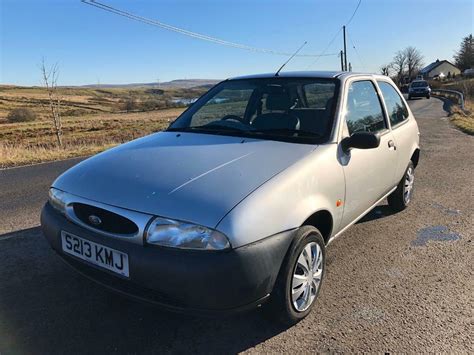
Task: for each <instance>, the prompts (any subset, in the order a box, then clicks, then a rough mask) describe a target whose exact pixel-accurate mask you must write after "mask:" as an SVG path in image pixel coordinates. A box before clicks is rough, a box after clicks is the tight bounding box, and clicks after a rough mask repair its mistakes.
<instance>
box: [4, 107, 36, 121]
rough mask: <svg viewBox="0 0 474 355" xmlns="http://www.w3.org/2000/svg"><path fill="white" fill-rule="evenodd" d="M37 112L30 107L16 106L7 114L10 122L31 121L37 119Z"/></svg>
mask: <svg viewBox="0 0 474 355" xmlns="http://www.w3.org/2000/svg"><path fill="white" fill-rule="evenodd" d="M36 118H37V117H36V113H35V112H34V111H33V110H31V109H29V108H25V107H22V108H14V109H13V110H11V111H10V113H9V114H8V116H7V120H8V121H9V122H12V123H14V122H29V121H34V120H36Z"/></svg>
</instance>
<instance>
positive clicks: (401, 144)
mask: <svg viewBox="0 0 474 355" xmlns="http://www.w3.org/2000/svg"><path fill="white" fill-rule="evenodd" d="M377 84H378V86H379V88H380V92H381V94H382V97H383V101H384V103H385V107H386V111H387V114H388V117H389V119H390V126H391V129H392V134H393V137H394V139H395V145H396V147H397V154H398V163H397V169H396V172H395V177H396V179H397V180H401V179H402V177H403V175H404V174H405V170H406V168H407V166H408V162H409V161H410V159H411V155H412V153H413V148H414V147H413V145H414V143H415V142H418V127H417V126H416V122H415V120H414V119H413V117H412V118H411V119H410V111H409V110H408V108H407V106H406V103H405V101H404V100H403V99H402V96H401V94H400V93H399V91H398V90H397V89H396V88H395V86H394V85H393V84H392V83H390V82H388V81H387V80H385V79H383V80H377Z"/></svg>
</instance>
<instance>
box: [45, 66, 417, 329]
mask: <svg viewBox="0 0 474 355" xmlns="http://www.w3.org/2000/svg"><path fill="white" fill-rule="evenodd" d="M419 153H420V149H419V133H418V127H417V124H416V121H415V119H414V117H413V115H412V113H411V112H410V109H409V108H408V106H407V104H406V102H405V100H404V99H403V96H402V95H401V94H400V92H399V90H398V89H397V88H396V86H395V85H394V84H393V82H392V81H391V80H390V79H389V78H388V77H385V76H381V75H370V74H354V73H347V72H295V73H285V74H281V75H278V76H275V75H274V74H267V75H255V76H247V77H239V78H234V79H229V80H225V81H223V82H221V83H219V84H218V85H216V86H215V87H213V88H212V89H210V90H209V92H207V93H206V94H205V95H203V96H202V97H201V98H200V99H199V100H198V101H197V102H196V103H194V104H193V105H192V106H190V107H189V108H188V109H187V110H186V111H185V112H184V113H183V114H182V115H181V116H179V117H178V118H177V119H176V121H174V122H173V123H172V124H171V125H170V127H169V128H168V129H167V130H165V131H163V132H158V133H155V134H152V135H149V136H146V137H143V138H140V139H137V140H135V141H132V142H129V143H126V144H123V145H120V146H118V147H116V148H113V149H110V150H108V151H106V152H104V153H101V154H98V155H96V156H94V157H92V158H89V159H87V160H85V161H83V162H81V163H80V164H78V165H76V166H75V167H73V168H72V169H70V170H68V171H67V172H65V173H64V174H63V175H61V176H60V177H59V178H58V179H57V180H56V181H55V182H54V183H53V185H52V187H51V189H50V192H49V196H50V197H49V201H48V203H47V204H46V205H45V207H44V209H43V212H42V216H41V222H42V227H43V231H44V234H45V236H46V238H47V239H48V241H49V243H50V244H51V246H52V247H53V248H54V249H55V250H56V251H57V253H58V254H59V255H60V256H61V257H62V258H63V259H64V260H65V261H66V262H67V263H68V264H70V265H72V266H73V267H74V268H75V269H77V270H78V271H80V272H81V273H82V274H84V275H85V276H87V277H89V278H91V279H93V280H95V281H97V282H99V283H101V284H103V285H105V286H107V287H109V288H111V289H113V290H115V291H118V292H121V293H123V294H125V295H129V296H132V297H135V298H138V299H141V300H146V301H151V302H153V303H155V304H157V305H160V306H163V307H166V308H168V309H171V310H175V311H184V312H192V313H198V314H200V313H202V314H227V313H233V312H236V311H242V310H246V309H251V308H254V307H258V306H261V305H262V306H263V308H264V309H265V310H267V311H268V313H269V314H271V315H272V316H274V317H276V318H278V319H279V320H281V321H282V322H286V323H289V324H291V323H295V322H297V321H298V320H300V319H302V318H304V317H305V316H306V315H307V314H308V313H309V312H310V311H311V309H312V308H313V307H314V304H315V300H316V298H317V296H318V293H319V291H320V289H321V284H322V281H323V279H324V274H325V255H326V254H325V249H326V247H327V245H328V244H330V243H331V242H332V241H333V240H334V239H335V238H337V237H338V236H340V235H341V234H342V233H344V231H345V230H346V229H347V228H349V227H350V226H351V225H352V224H354V223H355V222H357V221H358V220H359V219H360V218H362V217H363V216H364V215H365V214H366V213H368V212H369V211H370V210H371V209H372V208H373V207H374V206H375V205H377V204H378V203H379V202H381V201H382V200H383V199H384V198H386V197H388V203H389V205H390V206H391V207H393V208H394V209H395V210H398V211H400V210H403V209H404V208H405V207H406V206H407V205H408V204H409V203H410V201H411V199H412V195H413V182H414V169H415V167H416V165H417V164H418V159H419Z"/></svg>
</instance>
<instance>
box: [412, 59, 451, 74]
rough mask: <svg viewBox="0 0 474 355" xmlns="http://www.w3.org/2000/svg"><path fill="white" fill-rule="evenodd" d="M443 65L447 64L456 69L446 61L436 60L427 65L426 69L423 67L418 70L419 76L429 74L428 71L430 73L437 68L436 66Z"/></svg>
mask: <svg viewBox="0 0 474 355" xmlns="http://www.w3.org/2000/svg"><path fill="white" fill-rule="evenodd" d="M443 63H448V64H451V65H452V66H453V67H455V68H457V69H458V67H456V66H455V65H454V64H453V63H451V62H449V61H447V60H439V59H437V60H436V62H433V63H431V64H429V65H427V66H426V67H424V68H423V69H421V70H420V73H421V74H427V73H429V72H430V71H432V70H433V69H435V68H437V67H438V66H440V65H441V64H443Z"/></svg>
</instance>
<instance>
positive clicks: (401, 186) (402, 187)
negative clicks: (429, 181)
mask: <svg viewBox="0 0 474 355" xmlns="http://www.w3.org/2000/svg"><path fill="white" fill-rule="evenodd" d="M414 183H415V166H414V165H413V162H411V161H410V163H409V164H408V167H407V169H406V170H405V175H403V178H402V179H401V180H400V182H399V183H398V186H397V189H396V190H395V191H393V192H392V193H391V194H390V195H389V196H388V199H387V200H388V205H389V206H390V207H391V208H392V209H394V210H395V211H403V210H404V209H405V208H407V206H408V205H409V203H410V202H411V199H412V198H413V187H414Z"/></svg>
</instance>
